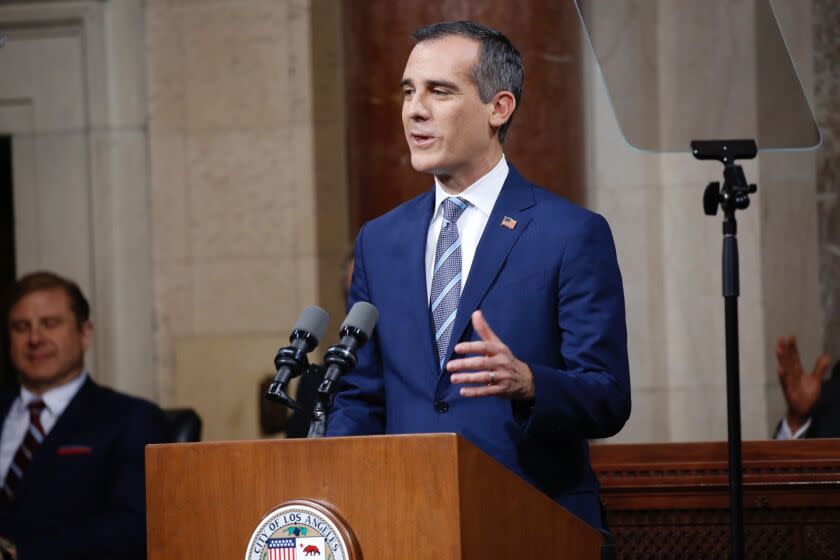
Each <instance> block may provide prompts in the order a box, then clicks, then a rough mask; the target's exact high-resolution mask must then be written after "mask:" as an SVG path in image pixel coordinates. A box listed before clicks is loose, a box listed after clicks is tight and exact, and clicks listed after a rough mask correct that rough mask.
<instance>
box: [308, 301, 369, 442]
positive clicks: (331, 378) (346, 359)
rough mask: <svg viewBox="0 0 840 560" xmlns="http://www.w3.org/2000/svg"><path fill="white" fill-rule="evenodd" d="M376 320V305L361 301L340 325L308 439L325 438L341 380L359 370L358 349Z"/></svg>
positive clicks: (328, 355)
mask: <svg viewBox="0 0 840 560" xmlns="http://www.w3.org/2000/svg"><path fill="white" fill-rule="evenodd" d="M377 319H379V311H377V309H376V308H375V307H374V306H373V305H371V304H369V303H367V302H365V301H359V302H356V303H355V304H354V305H353V307H352V309H350V313H348V314H347V318H346V319H345V320H344V322H343V323H342V324H341V330H340V331H339V334H340V335H341V340H340V341H339V343H338V344H335V345H333V346H330V348H329V349H328V350H327V353H326V354H325V355H324V364H325V365H326V366H327V372H326V373H325V374H324V379H323V381H321V385H320V386H319V387H318V402H317V403H315V409H314V410H313V411H312V424H310V426H309V435H308V436H307V437H310V438H317V437H324V434H326V432H327V417H328V416H329V411H330V409H331V408H332V403H333V398H334V396H335V392H336V389H337V388H338V384H337V381H338V378H339V377H341V376H342V375H344V374H345V373H347V372H349V371H350V370H352V369H353V368H354V367H356V350H358V349H359V348H361V347H362V346H364V344H365V343H366V342H367V341H368V340H369V339H370V335H371V334H373V327H374V326H375V325H376V321H377Z"/></svg>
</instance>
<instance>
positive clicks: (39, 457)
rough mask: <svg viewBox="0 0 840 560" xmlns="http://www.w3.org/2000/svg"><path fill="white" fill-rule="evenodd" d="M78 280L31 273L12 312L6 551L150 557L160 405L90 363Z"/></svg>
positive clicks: (29, 557)
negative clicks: (150, 476)
mask: <svg viewBox="0 0 840 560" xmlns="http://www.w3.org/2000/svg"><path fill="white" fill-rule="evenodd" d="M89 315H90V308H89V305H88V302H87V300H86V299H85V297H84V295H83V294H82V292H81V290H80V289H79V287H78V286H77V285H76V284H75V283H73V282H71V281H69V280H66V279H64V278H61V277H60V276H57V275H55V274H52V273H47V272H39V273H34V274H30V275H27V276H24V277H23V278H21V279H20V280H18V281H17V282H16V283H15V284H14V285H13V286H12V290H11V293H10V297H9V304H8V308H7V311H6V314H5V318H6V325H7V329H8V331H7V332H8V339H7V341H8V347H9V355H10V357H11V360H12V365H13V366H14V369H15V371H16V373H17V374H18V378H19V381H20V387H19V388H16V389H15V390H7V391H4V392H3V393H0V421H2V425H1V426H0V479H2V481H3V482H2V489H0V537H2V539H3V544H2V546H0V550H2V549H3V548H5V549H6V550H7V551H12V553H16V554H17V557H18V558H19V559H20V560H41V559H44V560H46V559H48V558H49V559H55V558H62V559H65V560H73V559H83V558H85V559H87V558H97V559H107V558H120V559H123V558H145V548H146V497H145V484H144V476H145V473H144V446H145V445H146V444H147V443H158V442H165V441H168V439H169V437H170V434H169V426H168V423H167V421H166V418H165V416H164V414H163V412H162V411H161V410H160V409H159V408H158V407H156V406H155V405H153V404H151V403H149V402H146V401H143V400H140V399H137V398H133V397H129V396H127V395H123V394H120V393H117V392H115V391H112V390H111V389H107V388H105V387H101V386H99V385H97V384H96V383H94V382H93V381H92V380H91V379H90V377H88V375H87V373H85V370H84V353H85V351H86V350H87V349H88V347H89V346H90V343H91V341H92V337H93V325H92V324H91V322H90V319H89Z"/></svg>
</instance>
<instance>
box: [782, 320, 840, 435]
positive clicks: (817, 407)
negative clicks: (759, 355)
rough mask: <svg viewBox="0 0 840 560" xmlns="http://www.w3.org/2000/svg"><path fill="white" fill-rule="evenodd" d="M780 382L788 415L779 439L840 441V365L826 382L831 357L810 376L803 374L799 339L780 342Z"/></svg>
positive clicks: (822, 358) (818, 363)
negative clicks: (835, 439) (797, 341)
mask: <svg viewBox="0 0 840 560" xmlns="http://www.w3.org/2000/svg"><path fill="white" fill-rule="evenodd" d="M776 358H777V360H778V365H777V371H778V374H779V382H780V383H781V385H782V394H783V395H784V396H785V403H787V413H786V414H785V417H784V418H783V419H782V421H781V422H780V423H779V426H778V428H777V429H776V435H775V437H776V439H799V438H831V437H840V369H838V368H840V363H838V364H837V365H835V366H834V369H833V370H832V375H831V377H830V378H829V379H828V380H825V381H823V379H824V378H825V374H826V372H827V371H828V366H829V365H830V364H831V358H829V356H828V354H823V355H822V356H820V357H819V358H817V361H816V363H815V364H814V369H813V370H812V371H811V372H810V373H805V372H804V371H802V361H801V360H800V358H799V349H798V348H797V346H796V337H793V336H791V337H787V338H786V337H780V338H779V340H778V341H777V342H776Z"/></svg>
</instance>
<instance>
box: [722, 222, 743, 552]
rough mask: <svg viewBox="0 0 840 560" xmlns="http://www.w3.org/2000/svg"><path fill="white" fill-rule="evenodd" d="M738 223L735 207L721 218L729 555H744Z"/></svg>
mask: <svg viewBox="0 0 840 560" xmlns="http://www.w3.org/2000/svg"><path fill="white" fill-rule="evenodd" d="M737 233H738V224H737V222H736V220H735V209H734V208H732V209H731V210H729V211H725V214H724V221H723V300H724V312H725V315H726V317H725V320H726V335H725V336H726V413H727V423H728V432H729V527H730V532H731V539H732V558H733V560H742V559H743V558H744V517H743V512H744V508H743V488H742V483H743V478H742V470H741V387H740V378H741V368H740V362H739V355H738V296H739V295H740V286H739V278H738V238H737V237H736V235H737Z"/></svg>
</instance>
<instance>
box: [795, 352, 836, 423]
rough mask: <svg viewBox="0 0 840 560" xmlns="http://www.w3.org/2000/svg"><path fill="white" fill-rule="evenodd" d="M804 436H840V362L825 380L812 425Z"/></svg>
mask: <svg viewBox="0 0 840 560" xmlns="http://www.w3.org/2000/svg"><path fill="white" fill-rule="evenodd" d="M802 437H806V438H836V437H840V362H838V363H837V364H835V365H834V369H833V370H832V372H831V378H830V379H827V380H826V381H824V382H823V384H822V391H821V392H820V398H819V400H818V401H817V405H816V406H815V407H814V414H813V416H811V425H810V426H809V427H808V429H807V430H806V431H805V434H804V435H803V436H802Z"/></svg>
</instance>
